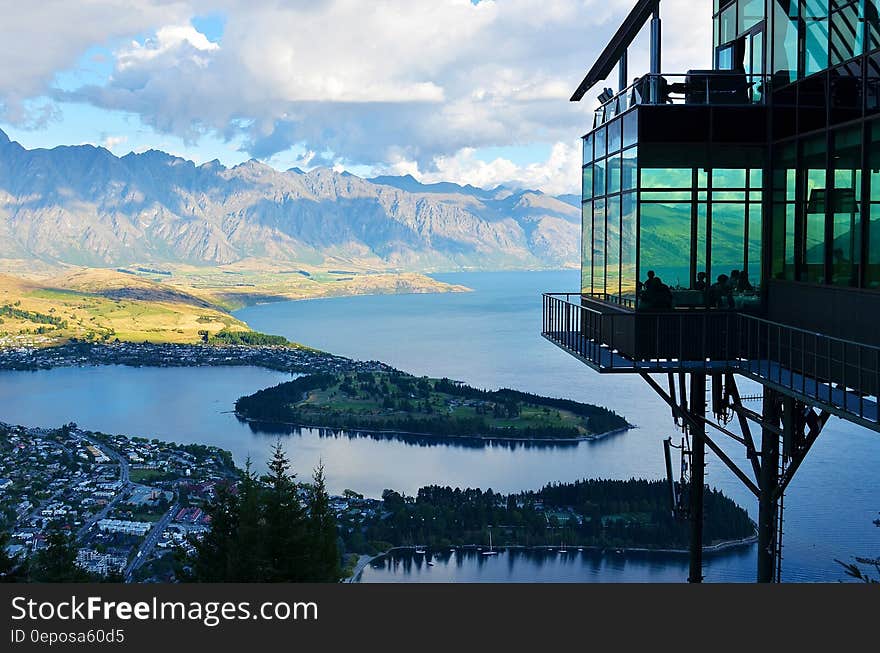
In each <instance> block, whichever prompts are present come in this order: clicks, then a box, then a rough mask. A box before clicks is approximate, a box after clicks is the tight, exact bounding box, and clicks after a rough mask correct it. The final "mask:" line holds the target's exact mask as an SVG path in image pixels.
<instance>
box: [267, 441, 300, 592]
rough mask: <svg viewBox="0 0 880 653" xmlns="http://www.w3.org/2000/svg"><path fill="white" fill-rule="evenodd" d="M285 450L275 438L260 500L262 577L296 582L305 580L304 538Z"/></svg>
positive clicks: (276, 580) (293, 477) (293, 475)
mask: <svg viewBox="0 0 880 653" xmlns="http://www.w3.org/2000/svg"><path fill="white" fill-rule="evenodd" d="M289 470H290V461H289V460H288V459H287V454H285V452H284V448H283V447H282V446H281V442H280V441H279V442H277V443H276V444H275V446H274V447H273V448H272V460H270V461H269V473H268V474H267V475H265V476H263V478H262V480H263V482H264V483H265V484H266V486H267V487H266V490H265V492H264V497H265V499H264V501H263V519H264V522H265V528H264V543H265V544H264V547H265V548H264V551H265V565H266V567H265V570H264V578H263V580H264V581H268V582H299V581H303V580H305V578H306V576H307V573H306V572H307V569H306V550H305V549H306V538H305V519H304V513H303V507H302V504H301V503H300V500H299V494H298V493H297V486H296V482H295V480H296V475H295V474H293V473H291V472H290V471H289Z"/></svg>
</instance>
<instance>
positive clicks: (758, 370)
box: [542, 293, 880, 422]
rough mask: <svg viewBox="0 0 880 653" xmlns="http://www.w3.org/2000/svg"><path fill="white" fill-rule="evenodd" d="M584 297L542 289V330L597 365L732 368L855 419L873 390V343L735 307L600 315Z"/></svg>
mask: <svg viewBox="0 0 880 653" xmlns="http://www.w3.org/2000/svg"><path fill="white" fill-rule="evenodd" d="M585 299H586V300H590V299H593V297H591V296H590V295H587V294H583V293H544V295H543V299H542V301H543V308H544V311H543V324H542V329H543V335H544V336H545V337H547V338H548V339H550V340H551V341H553V342H555V343H556V344H558V345H560V346H561V347H563V348H564V349H567V350H569V351H571V352H572V353H574V354H576V355H577V356H579V357H581V358H582V359H584V360H586V361H588V362H590V363H592V364H593V365H594V366H596V367H598V368H599V369H604V370H609V371H614V370H615V369H618V370H624V369H626V370H638V371H651V370H656V371H668V370H669V369H671V368H672V367H675V365H674V364H675V363H686V366H687V369H691V370H693V369H704V370H705V371H707V372H718V371H737V372H740V373H743V374H746V375H748V376H751V377H753V378H756V379H758V380H766V381H769V382H770V383H773V384H776V385H777V386H780V387H783V388H786V389H789V390H791V391H793V392H796V393H798V394H800V395H801V396H804V397H807V398H812V399H813V400H815V401H817V402H820V403H825V404H831V405H835V406H837V407H839V408H843V409H844V410H845V411H850V412H852V413H854V414H856V415H858V416H859V417H860V418H862V419H868V417H867V416H866V414H865V400H864V396H865V395H869V396H875V397H876V396H877V395H878V394H880V347H878V346H875V345H870V344H864V343H859V342H855V341H852V340H848V339H844V338H837V337H835V336H830V335H826V334H822V333H816V332H813V331H809V330H808V329H802V328H800V327H795V326H789V325H786V324H782V323H779V322H774V321H772V320H767V319H764V318H760V317H757V316H754V315H748V314H743V313H738V312H735V311H705V312H699V313H694V312H687V311H665V312H635V311H620V312H613V311H609V312H602V311H600V310H597V309H595V308H592V307H590V306H585V305H583V303H582V300H585ZM627 320H632V321H633V322H630V323H629V325H627V323H626V322H625V321H627ZM635 320H639V322H635ZM622 321H624V322H622ZM670 363H672V364H673V365H670ZM680 367H684V366H680ZM850 388H851V389H852V392H850V391H849V390H848V389H850ZM835 393H838V394H835ZM870 420H871V421H873V422H877V421H880V415H878V414H877V413H876V412H874V413H872V416H871V417H870Z"/></svg>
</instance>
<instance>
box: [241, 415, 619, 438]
mask: <svg viewBox="0 0 880 653" xmlns="http://www.w3.org/2000/svg"><path fill="white" fill-rule="evenodd" d="M232 413H233V414H234V415H235V417H236V418H238V419H239V420H241V421H243V422H247V423H248V424H265V425H267V426H290V427H293V428H297V429H312V430H324V431H343V432H346V433H353V434H356V435H357V434H364V435H368V436H369V435H378V436H383V435H396V436H400V437H404V438H405V437H411V438H433V439H435V440H480V441H484V442H490V441H493V440H494V441H496V442H543V443H548V442H552V443H563V444H564V443H566V442H570V443H572V444H578V443H580V442H596V441H598V440H602V439H604V438H607V437H609V436H612V435H617V434H619V433H626V432H627V431H629V430H631V429H634V428H637V427H636V426H635V425H632V424H630V425H629V426H626V427H623V428H619V429H612V430H611V431H603V432H602V433H591V434H589V435H579V436H578V437H576V438H514V437H505V436H499V435H481V434H473V435H437V434H436V433H419V432H418V431H398V430H395V429H364V428H350V427H333V426H319V425H314V424H296V423H293V422H268V421H266V420H260V419H254V418H251V417H245V416H244V415H241V414H239V413H238V412H236V411H232Z"/></svg>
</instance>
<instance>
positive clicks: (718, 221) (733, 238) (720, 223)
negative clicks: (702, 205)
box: [711, 204, 746, 281]
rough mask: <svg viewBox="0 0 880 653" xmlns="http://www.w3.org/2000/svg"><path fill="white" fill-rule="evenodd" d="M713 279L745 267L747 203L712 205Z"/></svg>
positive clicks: (729, 274) (729, 275)
mask: <svg viewBox="0 0 880 653" xmlns="http://www.w3.org/2000/svg"><path fill="white" fill-rule="evenodd" d="M711 222H712V245H711V249H712V256H711V264H712V281H715V280H716V279H717V278H718V275H720V274H726V275H727V276H728V277H731V276H733V275H732V274H731V273H732V272H733V271H734V270H736V271H737V272H738V271H740V270H742V269H743V268H744V267H745V253H746V248H745V233H746V205H745V204H713V205H712V221H711Z"/></svg>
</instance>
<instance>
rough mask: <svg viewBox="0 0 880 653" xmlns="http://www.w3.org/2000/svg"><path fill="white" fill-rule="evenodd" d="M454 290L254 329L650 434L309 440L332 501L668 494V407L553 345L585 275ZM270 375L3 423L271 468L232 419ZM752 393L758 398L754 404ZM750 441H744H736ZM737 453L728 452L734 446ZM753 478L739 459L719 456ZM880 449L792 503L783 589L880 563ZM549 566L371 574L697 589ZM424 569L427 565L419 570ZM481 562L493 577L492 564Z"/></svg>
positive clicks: (264, 322)
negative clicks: (219, 451)
mask: <svg viewBox="0 0 880 653" xmlns="http://www.w3.org/2000/svg"><path fill="white" fill-rule="evenodd" d="M437 276H438V278H440V279H442V280H446V281H450V282H453V283H460V284H463V285H466V286H468V287H471V288H473V289H474V292H471V293H454V294H440V295H391V296H372V297H348V298H337V299H321V300H313V301H302V302H284V303H278V304H266V305H262V306H255V307H250V308H247V309H243V310H241V311H239V312H238V313H237V316H238V317H240V318H241V319H243V320H246V321H247V322H248V323H249V324H250V325H251V326H252V327H253V328H255V329H257V330H259V331H264V332H268V333H280V334H283V335H285V336H287V337H289V338H290V339H292V340H296V341H298V342H302V343H304V344H308V345H311V346H314V347H318V348H320V349H325V350H327V351H331V352H333V353H337V354H342V355H346V356H351V357H354V358H360V359H375V360H382V361H384V362H387V363H389V364H391V365H394V366H395V367H398V368H400V369H403V370H406V371H409V372H412V373H414V374H419V375H422V374H425V375H432V376H448V377H450V378H456V379H460V380H463V381H465V382H467V383H469V384H471V385H476V386H481V387H487V388H497V387H503V386H507V387H514V388H517V389H520V390H525V391H529V392H536V393H540V394H545V395H552V396H561V397H567V398H571V399H576V400H580V401H587V402H592V403H597V404H602V405H605V406H608V407H609V408H612V409H613V410H615V411H617V412H618V413H620V414H621V415H623V416H625V417H626V418H627V419H628V420H629V421H630V422H633V423H635V424H636V425H638V428H637V429H634V430H631V431H629V432H627V433H625V434H621V435H616V436H612V437H609V438H606V439H603V440H600V441H597V442H582V443H579V444H575V445H570V444H569V445H560V446H535V445H523V444H518V445H513V446H509V445H503V444H499V443H481V444H480V445H479V446H474V444H473V443H454V444H437V443H435V442H424V441H418V440H405V439H399V438H397V439H394V438H368V437H348V436H346V435H339V434H336V435H329V436H328V435H326V434H321V433H319V432H317V431H314V430H308V429H306V430H303V431H301V432H299V433H296V434H289V435H285V436H283V438H284V441H285V443H286V445H287V448H288V451H289V452H290V454H291V456H292V458H293V462H294V466H295V468H296V470H297V471H298V472H299V474H300V475H301V476H304V475H307V474H309V473H310V470H311V469H312V467H313V466H314V465H316V464H317V463H318V462H319V461H322V462H323V463H324V465H325V467H326V473H327V477H328V482H329V485H330V488H331V490H333V491H337V492H338V491H341V490H342V489H345V488H351V489H354V490H357V491H359V492H363V493H365V494H367V495H370V496H379V495H380V494H381V492H382V490H383V489H385V488H394V489H397V490H399V491H404V492H407V493H413V492H414V491H415V490H416V489H418V487H420V486H422V485H426V484H431V483H438V484H443V485H451V486H462V487H464V486H471V487H481V488H489V487H491V488H492V489H493V490H496V491H502V492H507V491H515V490H520V489H527V488H539V487H541V486H542V485H544V484H545V483H548V482H551V481H570V480H575V479H578V478H584V477H605V478H630V477H647V478H660V477H661V476H662V475H663V474H664V471H663V455H662V448H661V441H662V439H663V438H665V437H668V436H670V435H673V436H675V430H674V429H673V426H672V422H671V418H670V414H669V409H668V408H667V407H666V405H665V404H664V403H663V402H662V401H661V400H660V399H659V398H658V397H656V395H654V394H653V392H652V391H651V390H650V388H649V387H648V386H647V385H646V384H645V383H644V382H643V381H641V379H639V378H637V377H630V376H627V375H599V374H597V373H594V372H592V371H591V370H589V369H588V368H587V367H586V366H584V365H583V364H581V363H579V362H578V361H577V360H575V359H574V358H572V357H571V356H569V355H567V354H565V353H564V352H562V351H560V350H559V349H557V348H556V347H555V346H553V345H551V344H550V343H548V342H546V341H545V340H543V339H542V338H541V337H540V328H541V315H540V311H541V303H540V293H541V292H542V291H565V290H572V289H574V288H576V287H577V283H578V275H577V272H546V273H545V272H541V273H536V272H524V273H474V274H468V273H461V274H450V275H437ZM289 378H290V376H289V375H287V374H283V373H279V372H272V371H267V370H262V369H255V368H239V367H235V368H162V369H156V368H127V367H103V368H84V369H65V368H61V369H55V370H47V371H39V372H0V420H2V421H5V422H13V423H20V424H27V425H45V426H58V425H60V424H62V423H64V422H68V421H71V420H72V421H75V422H77V423H78V424H80V425H81V426H83V427H85V428H90V429H97V430H103V431H111V432H120V433H128V434H133V435H144V436H149V437H158V438H162V439H167V440H175V441H178V442H206V443H210V444H216V445H218V446H221V447H223V448H226V449H229V450H231V451H232V452H233V455H234V456H235V459H236V461H237V462H239V463H243V462H244V460H245V459H246V457H247V456H251V457H252V458H253V460H254V461H255V462H256V463H257V464H258V466H259V465H261V464H262V463H263V461H265V458H266V453H267V451H268V447H269V446H270V445H271V444H272V443H273V442H274V441H275V439H276V438H277V437H278V436H277V435H275V434H268V433H260V432H256V431H255V430H254V429H253V428H251V427H250V426H248V425H246V424H242V423H240V422H239V421H238V420H237V419H236V418H235V417H234V416H233V415H232V414H231V413H230V412H229V411H230V410H231V409H232V404H233V403H234V401H235V399H236V398H237V397H239V396H240V395H242V394H247V393H250V392H253V391H254V390H257V389H259V388H262V387H266V386H268V385H273V384H275V383H279V382H281V381H284V380H287V379H289ZM742 392H743V394H750V389H749V388H747V387H745V388H742ZM729 426H730V427H731V428H733V425H729ZM719 440H720V438H719ZM719 444H722V446H724V447H725V449H727V451H728V452H729V453H730V454H731V455H732V456H733V457H734V459H735V460H737V461H738V462H740V463H741V464H743V465H744V466H746V465H747V463H746V461H745V459H744V456H743V452H742V449H741V448H740V446H739V445H737V444H736V443H727V442H724V441H719ZM708 460H709V464H708V469H707V480H708V482H709V483H710V484H712V485H714V486H717V487H719V488H721V489H722V490H724V492H725V493H726V494H728V495H729V496H731V497H733V498H734V499H735V500H737V501H738V502H739V503H740V504H741V505H742V506H743V507H745V508H746V509H747V510H748V511H749V513H750V514H751V515H752V516H753V518H754V516H755V514H756V508H757V506H756V501H755V499H754V498H753V497H752V496H751V495H750V494H749V493H748V492H747V491H746V490H745V489H744V488H742V486H741V485H740V484H739V482H738V481H737V480H736V479H735V478H734V477H733V475H732V474H730V473H729V472H728V471H727V470H726V468H725V467H724V466H723V465H722V464H721V463H720V462H719V461H718V460H717V458H714V457H713V456H711V454H710V455H709V457H708ZM878 460H880V436H878V435H876V434H873V433H871V432H868V431H866V430H864V429H859V428H856V427H854V426H851V425H848V424H845V423H843V422H841V421H840V420H836V419H833V420H832V421H831V422H829V424H828V426H827V427H826V429H825V432H824V433H823V434H822V437H821V438H820V439H819V441H818V442H817V443H816V445H815V446H814V447H813V450H812V451H811V453H810V455H809V456H808V457H807V459H806V461H805V462H804V463H803V465H802V466H801V469H800V470H799V471H798V475H797V477H796V478H795V480H794V482H793V483H792V484H791V486H790V490H789V492H788V494H787V495H786V501H785V505H786V511H785V517H786V522H785V533H786V540H785V550H784V552H785V559H784V562H783V578H784V579H785V580H789V581H796V580H825V581H834V580H838V579H839V578H841V576H842V574H841V572H840V571H839V567H838V566H837V565H836V564H835V563H834V558H850V557H852V556H866V557H874V556H877V555H878V554H880V530H878V529H877V528H876V527H875V526H874V525H873V524H872V523H871V521H872V520H873V519H875V518H876V517H877V511H878V510H880V492H878V485H877V483H876V480H875V476H876V461H878ZM555 555H556V554H553V555H550V556H547V555H543V554H538V555H525V554H521V553H520V552H517V553H515V554H510V555H508V554H503V555H500V556H492V560H491V561H485V560H482V558H481V559H480V560H477V559H476V558H473V559H472V558H469V557H468V556H465V555H462V556H460V557H461V559H460V560H459V559H458V557H455V558H453V559H450V560H447V561H435V564H434V565H433V566H428V565H425V564H421V565H420V564H419V561H418V560H410V562H409V563H407V562H406V559H405V558H406V557H405V556H403V557H401V558H400V560H399V564H398V563H393V564H391V563H389V564H384V565H383V566H382V567H380V568H373V567H368V568H367V569H366V570H365V572H364V580H365V581H392V582H397V581H418V580H433V581H441V580H442V581H447V580H448V581H459V582H463V581H478V580H522V581H536V580H563V579H566V580H581V581H585V580H601V581H608V582H614V581H653V580H671V581H678V580H682V579H683V578H685V577H686V576H687V570H686V559H685V558H682V557H677V556H662V557H661V556H633V555H626V556H620V558H622V559H618V557H612V558H609V559H605V557H602V556H600V557H599V560H598V561H597V560H596V556H595V555H593V554H590V555H586V554H584V555H579V556H572V557H571V559H569V558H568V556H562V557H559V556H556V557H554V556H555ZM410 563H411V564H410ZM478 563H479V564H478ZM754 569H755V552H754V546H752V547H747V548H745V549H741V550H738V551H736V552H728V553H725V554H722V555H716V556H713V557H711V558H709V559H708V560H707V563H706V579H707V580H710V581H721V580H738V581H751V580H752V579H753V578H754V575H755V571H754Z"/></svg>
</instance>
